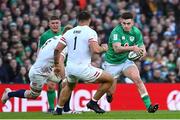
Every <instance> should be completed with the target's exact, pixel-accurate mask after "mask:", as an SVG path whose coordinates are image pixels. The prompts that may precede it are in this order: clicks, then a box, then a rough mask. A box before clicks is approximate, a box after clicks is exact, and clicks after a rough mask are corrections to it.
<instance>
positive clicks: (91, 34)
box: [54, 11, 113, 115]
mask: <svg viewBox="0 0 180 120" xmlns="http://www.w3.org/2000/svg"><path fill="white" fill-rule="evenodd" d="M77 19H78V23H79V25H78V26H76V27H74V28H73V29H71V30H69V31H67V32H66V33H65V34H64V35H63V37H61V40H60V42H59V44H58V45H57V47H56V49H55V51H54V65H55V66H54V73H55V74H56V75H60V76H61V77H62V79H67V84H66V86H65V87H64V88H63V89H62V91H61V93H60V97H59V101H58V105H57V106H56V111H55V113H54V115H62V109H63V107H64V104H65V102H66V101H67V100H68V98H69V96H70V94H71V92H72V90H73V89H74V87H75V84H76V83H77V80H78V79H81V80H83V81H84V82H85V83H87V82H89V83H100V84H101V85H100V86H99V88H98V89H97V92H96V93H95V95H94V96H93V98H92V99H91V100H90V101H89V102H88V103H87V107H88V108H90V109H92V110H94V111H95V112H96V113H104V112H105V111H104V110H103V109H101V108H100V107H99V105H98V104H97V102H98V100H99V99H100V98H101V97H102V96H103V95H104V93H106V92H107V90H108V89H109V88H110V87H111V85H112V81H113V77H112V76H111V75H110V74H109V73H107V72H105V71H103V70H102V69H99V68H96V67H93V66H92V65H91V54H92V53H102V52H105V51H107V50H108V46H107V45H101V46H99V44H98V38H97V33H96V31H94V30H93V29H91V28H90V27H89V24H90V22H91V17H90V14H89V13H88V12H86V11H82V12H80V14H79V15H78V17H77ZM66 46H67V47H68V50H67V51H68V56H67V65H66V72H67V74H66V75H67V76H65V73H64V70H63V69H61V68H63V67H62V66H63V63H62V62H61V61H60V60H59V58H60V56H59V53H61V51H62V50H63V49H64V48H65V47H66Z"/></svg>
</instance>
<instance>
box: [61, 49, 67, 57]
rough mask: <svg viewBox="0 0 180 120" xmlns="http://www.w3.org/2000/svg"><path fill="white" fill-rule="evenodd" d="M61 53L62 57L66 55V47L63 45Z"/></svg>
mask: <svg viewBox="0 0 180 120" xmlns="http://www.w3.org/2000/svg"><path fill="white" fill-rule="evenodd" d="M61 55H63V56H64V58H66V55H67V47H65V48H64V49H63V51H62V52H61Z"/></svg>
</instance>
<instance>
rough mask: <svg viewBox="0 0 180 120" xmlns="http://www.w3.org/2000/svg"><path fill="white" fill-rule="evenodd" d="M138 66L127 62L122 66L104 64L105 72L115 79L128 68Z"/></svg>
mask: <svg viewBox="0 0 180 120" xmlns="http://www.w3.org/2000/svg"><path fill="white" fill-rule="evenodd" d="M130 66H136V65H135V63H134V62H133V61H130V60H126V61H125V62H124V63H121V64H111V63H108V62H106V61H105V62H104V70H105V71H106V72H108V73H110V74H111V75H112V76H113V77H114V78H118V77H119V75H120V74H121V73H122V72H123V71H124V70H125V69H127V68H128V67H130Z"/></svg>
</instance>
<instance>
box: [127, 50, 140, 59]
mask: <svg viewBox="0 0 180 120" xmlns="http://www.w3.org/2000/svg"><path fill="white" fill-rule="evenodd" d="M140 57H141V56H140V54H138V53H137V52H134V51H131V52H129V54H128V59H129V60H132V61H135V60H138V59H139V58H140Z"/></svg>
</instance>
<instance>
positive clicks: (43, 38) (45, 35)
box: [38, 28, 63, 48]
mask: <svg viewBox="0 0 180 120" xmlns="http://www.w3.org/2000/svg"><path fill="white" fill-rule="evenodd" d="M62 31H63V28H60V29H59V31H58V32H57V33H54V32H53V31H52V30H51V29H49V30H47V31H46V32H44V33H43V34H42V35H41V37H40V40H39V43H38V48H40V47H42V45H43V44H44V43H45V42H46V41H47V40H48V39H49V38H52V37H54V36H59V35H62Z"/></svg>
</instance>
